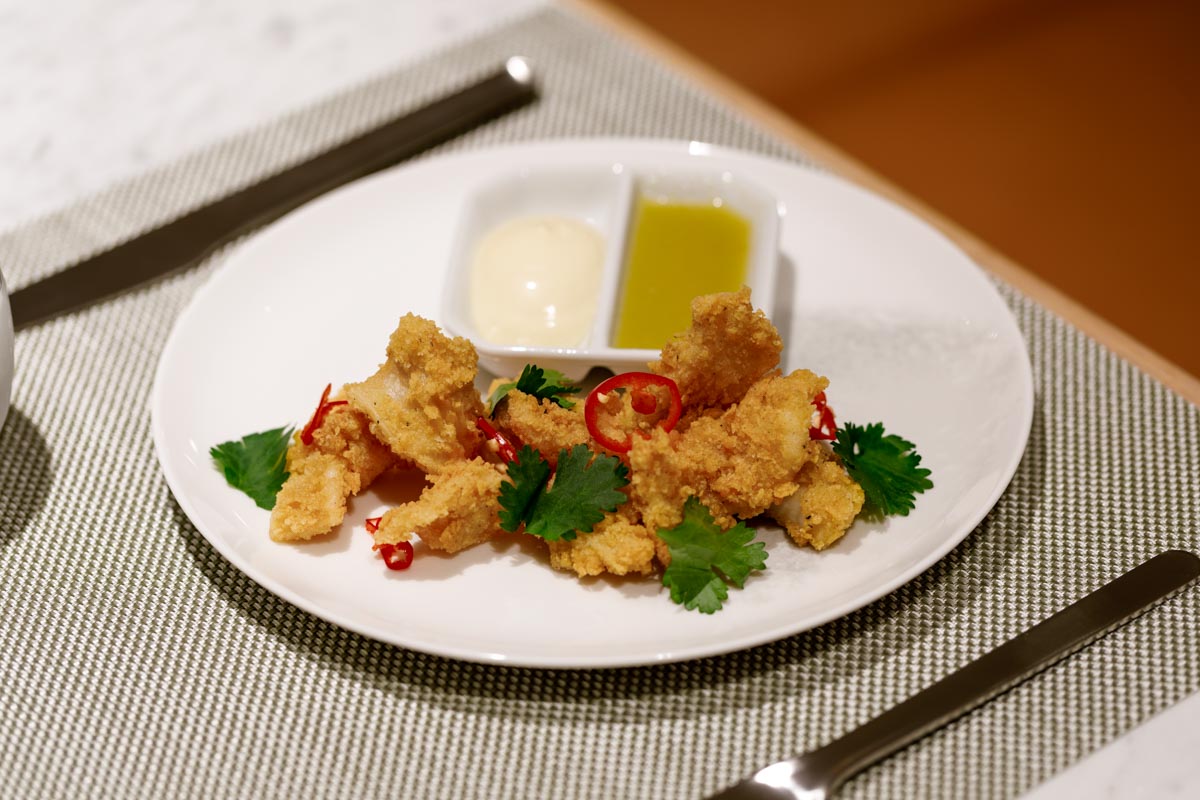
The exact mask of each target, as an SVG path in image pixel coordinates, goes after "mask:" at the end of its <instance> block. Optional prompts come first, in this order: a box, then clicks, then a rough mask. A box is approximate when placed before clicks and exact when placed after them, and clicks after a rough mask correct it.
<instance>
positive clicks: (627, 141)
mask: <svg viewBox="0 0 1200 800" xmlns="http://www.w3.org/2000/svg"><path fill="white" fill-rule="evenodd" d="M596 147H607V148H619V149H621V150H630V149H634V150H639V151H642V150H644V151H647V152H650V151H654V150H661V151H666V152H671V153H677V154H687V155H691V156H703V157H714V158H717V159H726V160H750V161H758V162H762V163H763V164H773V165H775V166H785V167H789V168H793V169H799V170H803V171H805V172H807V173H808V174H809V176H811V177H813V178H816V179H817V180H819V181H827V182H830V183H832V184H836V185H837V186H838V187H839V188H840V189H842V190H846V189H848V190H850V191H851V192H853V193H857V194H860V195H863V196H865V197H866V198H868V200H869V201H871V202H881V203H883V204H885V205H887V206H889V207H890V208H891V209H892V210H893V211H895V212H898V213H899V214H901V215H902V216H904V217H906V218H907V221H908V222H910V223H912V224H915V225H917V226H920V227H921V228H922V229H924V231H925V232H926V233H928V234H932V236H934V237H936V238H937V239H939V240H940V241H941V243H942V244H943V245H945V246H948V247H949V248H950V249H952V250H953V251H955V252H956V253H957V254H958V255H959V256H960V257H961V258H960V260H961V261H962V262H963V266H964V267H967V268H968V271H969V272H970V273H971V274H972V276H973V277H974V278H975V280H976V282H977V283H978V284H980V285H981V286H982V287H983V289H984V290H985V292H986V293H989V294H990V295H991V296H992V298H993V299H994V300H995V301H996V302H997V303H998V304H999V306H1000V308H1002V309H1003V311H1004V313H1003V314H1002V315H1001V317H1002V319H1003V324H1005V325H1007V326H1008V327H1010V328H1011V333H1012V334H1013V336H1012V337H1011V338H1012V341H1014V342H1016V343H1017V344H1018V345H1019V348H1020V356H1021V359H1020V364H1021V365H1022V366H1023V367H1024V368H1023V369H1021V370H1020V379H1021V380H1020V387H1019V389H1020V391H1019V394H1020V399H1021V402H1020V403H1019V410H1020V412H1021V419H1020V420H1019V423H1020V424H1019V426H1018V430H1019V431H1020V435H1021V445H1020V447H1018V448H1014V450H1013V454H1012V456H1011V458H1010V460H1009V463H1007V464H1005V465H1004V469H1003V470H998V472H997V474H998V476H999V477H998V479H997V481H996V485H995V489H994V490H993V491H992V493H991V494H990V495H989V496H988V498H987V499H986V501H981V502H980V503H979V505H978V507H977V512H976V513H975V514H971V515H969V519H970V523H969V524H964V525H963V530H962V532H961V533H956V534H955V535H953V536H949V537H947V538H946V539H945V540H944V541H942V542H940V543H939V544H938V545H937V546H936V547H934V548H932V549H931V550H930V552H929V553H928V554H926V556H925V557H924V558H922V559H919V560H918V561H917V562H915V563H914V565H913V566H911V567H910V568H909V569H907V570H905V571H903V572H902V573H900V574H899V575H897V576H896V577H894V578H892V579H890V580H886V581H882V582H881V583H880V584H879V585H878V586H876V587H872V589H871V590H869V591H867V592H864V593H862V594H860V595H857V596H855V597H854V598H853V599H850V600H847V601H845V602H843V603H840V604H838V605H836V606H834V607H832V608H830V609H828V610H827V611H826V612H825V613H823V614H817V615H815V616H813V617H810V618H806V619H805V620H804V622H802V623H801V624H798V625H795V626H791V627H788V626H783V627H781V628H777V629H773V630H767V631H761V632H756V633H753V634H749V635H746V636H742V637H736V638H726V639H723V640H721V641H719V642H717V643H712V644H706V645H703V646H700V645H696V646H691V647H684V648H678V649H675V650H659V651H658V652H656V653H655V654H653V655H652V656H644V655H637V656H633V657H630V656H627V655H605V656H597V655H591V656H583V657H579V656H575V657H571V656H546V655H541V656H537V655H535V656H525V657H522V656H512V655H506V654H503V653H485V652H481V651H480V649H479V648H474V649H472V648H468V647H462V646H455V645H446V644H444V643H436V642H413V641H400V640H398V639H397V638H395V637H394V636H389V635H388V632H387V631H386V630H379V629H377V628H375V627H373V626H372V625H370V624H363V623H360V622H357V621H355V620H353V619H350V618H346V617H344V616H342V615H340V614H338V613H337V612H333V611H330V610H328V609H326V608H324V607H322V606H321V605H320V604H319V603H316V602H314V601H311V600H309V599H308V598H307V597H306V596H305V595H303V594H301V593H299V592H297V591H294V590H293V589H291V588H289V587H287V586H285V585H283V584H282V583H280V582H279V581H277V580H276V579H275V578H273V577H271V576H269V575H266V574H263V573H261V572H260V571H258V570H257V569H255V568H254V567H253V565H250V564H247V563H245V561H244V560H243V559H241V558H240V556H239V555H238V554H237V553H236V552H235V551H234V549H233V547H232V545H230V544H229V543H226V542H225V541H224V540H223V539H222V538H221V537H219V536H215V535H213V536H210V535H209V533H208V532H206V531H205V530H204V529H203V527H202V526H201V525H200V524H198V523H197V522H196V518H197V516H196V509H195V506H194V505H193V503H192V502H191V499H190V498H189V497H188V495H187V493H186V492H184V491H181V488H182V487H183V486H184V482H183V481H182V479H181V478H180V477H179V476H178V475H177V474H176V473H175V471H174V468H173V466H172V464H171V461H170V458H169V453H168V452H167V451H166V449H165V448H166V445H165V441H166V438H167V432H166V431H165V430H164V428H163V425H164V424H165V423H164V422H163V419H162V418H163V414H162V413H161V412H160V411H159V409H160V404H161V402H162V401H163V393H164V392H165V388H164V383H165V379H164V376H165V373H166V372H167V370H168V368H169V367H168V363H169V362H170V361H171V359H170V358H169V355H170V354H171V353H172V351H173V350H175V349H176V348H177V347H178V346H179V340H180V337H181V336H182V334H181V333H180V331H181V330H182V329H183V328H184V327H185V325H184V323H185V322H186V321H187V320H188V319H189V318H190V317H191V315H193V314H195V313H198V311H197V309H198V308H200V307H202V306H203V304H204V301H205V299H206V297H207V295H208V294H209V293H210V292H212V291H215V289H214V287H215V286H217V285H219V284H220V282H221V279H222V276H224V275H227V274H229V273H230V272H231V271H232V269H235V268H236V266H237V264H238V262H239V260H240V259H242V258H244V257H245V256H246V254H247V253H251V254H252V253H253V252H254V250H255V249H256V247H255V245H256V243H257V242H259V241H261V240H262V239H263V238H264V236H265V235H267V234H269V233H270V232H272V231H274V230H276V229H278V228H279V227H282V226H284V225H286V224H288V223H289V221H291V220H293V219H294V218H295V217H296V216H297V215H299V214H304V213H312V210H313V209H319V208H320V207H322V206H325V205H329V204H334V203H338V202H341V200H340V198H342V197H344V196H346V195H348V194H351V193H354V192H356V191H359V190H361V189H362V187H364V186H368V185H372V184H374V183H376V182H379V181H386V180H389V179H391V178H392V176H394V175H396V174H398V173H400V172H402V171H404V170H405V169H407V168H410V167H412V166H417V165H424V164H428V163H430V162H431V161H435V160H436V161H439V162H440V161H443V160H470V159H473V158H487V157H489V156H492V157H494V156H496V155H497V154H500V155H502V154H504V153H506V152H511V151H514V150H528V151H539V152H540V151H544V150H545V149H546V148H553V149H559V150H575V149H580V150H587V149H590V148H596ZM766 188H767V189H768V190H769V191H770V190H771V187H770V186H767V187H766ZM1033 410H1034V388H1033V374H1032V364H1031V360H1030V354H1029V344H1028V342H1027V341H1026V339H1025V337H1024V335H1023V334H1022V333H1021V330H1020V327H1019V325H1018V324H1017V320H1016V317H1015V315H1014V314H1013V311H1012V309H1011V308H1010V307H1009V306H1008V304H1007V303H1006V302H1005V301H1004V298H1003V297H1002V296H1001V295H1000V293H999V291H998V289H997V287H996V286H995V285H994V284H993V283H992V281H991V280H990V278H989V277H988V274H987V273H986V272H985V271H984V269H983V268H982V267H980V266H979V264H977V263H976V262H975V260H974V259H973V258H971V256H970V255H969V254H968V253H967V252H966V251H965V250H964V249H963V248H962V247H960V246H959V245H958V244H957V243H956V242H954V241H953V240H952V239H951V238H950V237H949V236H947V235H946V234H945V233H944V232H943V231H941V230H940V229H939V228H937V227H936V226H935V225H933V224H932V223H930V222H928V221H927V220H925V219H923V218H922V217H920V216H918V215H917V214H916V213H915V212H913V211H912V210H910V209H909V208H907V207H905V206H902V205H900V204H899V203H897V202H895V201H893V200H892V199H890V198H888V197H885V196H883V195H880V194H877V193H875V192H872V191H870V190H868V189H865V188H864V187H862V186H860V185H858V184H856V183H854V182H853V181H851V180H849V179H847V178H844V177H842V176H840V175H837V174H836V173H832V172H829V171H827V170H825V169H824V168H822V167H820V166H819V165H814V164H812V163H807V162H805V161H800V160H788V159H784V158H778V157H774V156H770V155H766V154H762V153H756V152H753V151H748V150H742V149H739V148H734V147H727V146H724V145H715V144H710V143H707V142H700V141H696V140H686V139H670V138H644V137H578V138H576V137H563V138H542V139H531V140H524V141H520V142H511V143H500V144H494V145H485V146H481V147H478V148H471V149H468V150H458V151H451V152H445V153H438V154H432V155H425V156H420V157H418V158H416V159H412V160H409V161H406V162H404V163H401V164H398V165H396V166H394V167H390V168H388V169H385V170H381V171H380V172H376V173H373V174H371V175H368V176H366V177H364V178H360V179H358V180H355V181H352V182H350V183H347V184H345V185H343V186H340V187H338V188H337V189H334V190H331V191H330V192H327V193H325V194H323V195H321V196H319V197H317V198H315V199H313V200H311V201H309V202H307V203H305V204H303V205H301V206H299V207H298V208H296V209H294V210H293V211H291V212H289V213H288V214H285V215H284V216H282V217H280V218H278V219H276V220H273V221H272V222H270V223H269V224H267V225H264V226H263V227H261V228H259V229H257V230H255V231H254V232H253V233H252V234H251V235H250V236H249V237H248V238H247V239H246V240H243V241H242V242H239V243H237V244H236V245H235V246H234V247H233V248H231V251H230V252H229V253H228V255H226V256H225V257H224V259H223V260H222V262H221V263H220V264H218V265H217V266H216V268H215V269H214V270H213V273H212V274H211V275H209V276H208V277H207V278H206V279H205V280H204V282H203V283H202V285H201V286H200V287H198V289H197V290H196V292H195V293H194V294H193V296H192V297H191V299H190V300H189V301H188V303H187V305H186V306H185V307H184V308H183V310H182V311H180V312H179V314H178V316H177V317H176V318H175V321H174V322H173V323H172V326H171V331H170V334H169V335H168V337H167V340H166V342H165V344H164V346H163V350H162V352H161V354H160V357H159V360H158V364H157V365H156V368H155V372H154V383H153V386H152V389H151V395H150V415H151V437H152V439H153V442H154V451H155V456H156V458H157V459H158V462H159V466H160V468H161V469H162V471H163V475H164V477H165V478H166V481H167V485H168V487H169V488H170V491H171V495H172V497H173V498H174V500H175V502H176V503H178V504H179V506H180V508H181V510H182V511H183V512H184V514H185V515H186V516H187V517H188V521H189V523H190V524H191V525H192V527H194V528H195V530H196V531H197V532H198V533H199V534H200V535H201V536H202V537H204V539H205V541H207V542H208V543H209V544H210V545H211V546H212V547H213V548H214V549H215V550H216V551H217V552H218V553H219V554H220V555H221V556H222V557H223V558H224V559H225V560H226V561H228V562H229V564H230V565H231V566H232V567H234V568H235V569H237V570H238V571H239V572H240V573H242V575H244V576H245V577H247V578H249V579H250V580H252V581H254V582H255V583H257V584H258V585H259V586H260V587H262V588H263V589H265V590H267V591H268V592H270V593H272V594H274V595H275V596H276V597H278V598H280V599H282V600H284V601H285V602H287V603H289V604H291V605H293V606H295V607H297V608H299V609H300V610H302V611H304V612H306V613H309V614H312V615H313V616H315V617H317V618H319V619H321V620H324V621H325V622H327V623H329V624H332V625H335V626H337V627H340V628H343V629H345V630H349V631H351V632H354V633H356V634H359V635H362V636H365V637H367V638H369V639H373V640H376V641H379V642H382V643H385V644H388V645H391V646H395V647H401V648H404V649H409V650H414V651H417V652H422V653H426V654H429V655H433V656H438V657H443V658H451V659H455V660H459V661H465V662H471V663H479V664H487V665H497V666H509V667H519V668H537V669H567V670H574V669H616V668H626V667H638V666H649V665H656V664H666V663H677V662H683V661H692V660H697V659H701V658H710V657H714V656H720V655H725V654H729V653H734V652H739V651H742V650H746V649H749V648H752V647H757V646H759V645H763V644H768V643H771V642H775V641H780V640H782V639H785V638H787V637H789V636H795V635H798V634H800V633H804V632H806V631H809V630H813V629H815V628H818V627H820V626H822V625H825V624H827V623H829V622H831V621H833V620H837V619H840V618H842V617H844V616H846V615H848V614H850V613H853V612H854V611H857V610H859V609H861V608H864V607H866V606H868V605H870V604H871V603H874V602H876V601H877V600H879V599H880V598H882V597H885V596H886V595H888V594H890V593H892V592H894V591H895V590H896V589H897V588H899V587H901V586H904V585H905V584H907V583H909V582H910V581H912V580H913V579H914V578H916V577H917V576H919V575H921V574H922V573H924V572H925V571H926V570H928V569H929V568H930V567H931V566H933V565H934V564H936V563H938V562H939V561H941V560H942V559H943V558H945V556H946V555H947V554H948V553H949V552H950V551H951V550H953V549H954V548H955V547H957V546H958V545H959V544H961V543H962V542H963V541H965V540H966V538H967V537H968V536H970V535H971V534H972V533H973V532H974V531H975V530H976V529H977V528H978V527H979V524H980V523H981V522H982V521H983V519H984V518H985V517H986V516H987V515H988V514H989V513H990V512H991V510H992V509H993V508H994V507H995V505H996V503H997V502H998V501H999V499H1000V498H1001V496H1002V495H1003V494H1004V492H1005V491H1007V489H1008V487H1009V485H1010V484H1011V483H1012V479H1013V477H1014V476H1015V474H1016V471H1017V469H1018V468H1019V466H1020V463H1021V461H1022V459H1023V458H1024V454H1025V452H1026V450H1027V448H1028V444H1029V436H1030V433H1031V430H1032V423H1033Z"/></svg>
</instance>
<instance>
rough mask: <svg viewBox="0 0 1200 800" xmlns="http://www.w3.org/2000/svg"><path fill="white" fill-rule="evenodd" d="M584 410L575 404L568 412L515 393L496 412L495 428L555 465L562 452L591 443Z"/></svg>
mask: <svg viewBox="0 0 1200 800" xmlns="http://www.w3.org/2000/svg"><path fill="white" fill-rule="evenodd" d="M582 408H583V404H582V403H576V404H575V408H574V409H566V408H563V407H561V406H559V405H558V404H557V403H555V402H553V401H551V400H538V399H537V398H536V397H533V396H532V395H528V394H525V393H524V392H520V391H517V390H516V389H513V390H512V391H510V392H509V393H508V395H507V396H506V397H505V399H504V400H503V401H502V402H501V403H500V405H499V407H498V408H497V409H496V425H497V426H499V427H500V428H502V429H503V430H506V431H508V432H510V433H512V434H513V435H514V436H516V437H517V440H518V441H520V442H521V443H522V444H527V445H529V446H530V447H532V448H533V449H534V450H537V451H538V452H539V453H541V454H542V456H543V457H544V458H546V459H547V460H549V461H553V460H555V459H556V458H558V451H559V450H562V449H564V448H568V449H569V448H571V447H574V446H575V445H577V444H587V443H588V442H589V441H591V434H589V433H588V428H587V422H585V421H584V419H583V414H582V413H581V412H580V411H579V409H582Z"/></svg>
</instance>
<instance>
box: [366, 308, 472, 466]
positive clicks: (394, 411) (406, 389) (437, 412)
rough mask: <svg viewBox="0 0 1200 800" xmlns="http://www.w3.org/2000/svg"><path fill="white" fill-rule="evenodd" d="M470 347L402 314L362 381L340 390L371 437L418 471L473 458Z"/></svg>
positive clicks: (417, 318) (424, 322)
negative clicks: (384, 358)
mask: <svg viewBox="0 0 1200 800" xmlns="http://www.w3.org/2000/svg"><path fill="white" fill-rule="evenodd" d="M475 372H476V362H475V348H474V347H473V346H472V345H471V343H470V342H469V341H467V340H466V339H463V338H457V337H456V338H453V339H452V338H450V337H448V336H445V335H444V334H442V332H441V331H440V330H438V327H437V325H435V324H434V323H432V322H430V321H429V320H427V319H422V318H421V317H417V316H414V315H412V314H407V315H405V316H404V317H403V318H402V319H401V320H400V324H399V325H398V326H397V328H396V330H395V331H394V332H393V333H392V336H391V339H390V341H389V342H388V346H387V361H385V362H383V363H382V364H380V365H379V369H378V371H376V373H375V374H374V375H372V376H371V377H370V378H367V379H366V380H365V381H363V382H362V383H352V384H349V385H347V386H346V390H345V391H346V395H347V397H349V399H350V404H351V405H352V406H353V407H354V408H356V409H358V410H359V411H361V412H362V413H363V414H365V415H366V416H367V417H368V418H369V419H370V420H371V432H372V433H374V434H375V436H376V438H378V439H379V440H380V441H381V442H383V443H385V444H386V445H388V447H390V448H392V452H394V453H395V454H396V455H397V456H399V457H400V458H403V459H406V460H408V461H412V462H413V463H414V464H416V465H417V466H418V467H420V468H421V469H422V470H424V471H425V472H426V473H433V472H438V471H439V470H442V469H444V468H445V467H446V466H447V465H449V464H451V463H454V462H458V461H462V460H465V459H469V458H471V457H473V456H474V455H475V454H476V452H477V451H478V449H479V446H480V444H481V442H482V436H481V435H480V433H479V431H478V430H477V429H476V428H475V419H476V418H477V417H479V416H481V415H482V414H483V403H482V401H481V400H480V399H479V392H478V391H476V389H475Z"/></svg>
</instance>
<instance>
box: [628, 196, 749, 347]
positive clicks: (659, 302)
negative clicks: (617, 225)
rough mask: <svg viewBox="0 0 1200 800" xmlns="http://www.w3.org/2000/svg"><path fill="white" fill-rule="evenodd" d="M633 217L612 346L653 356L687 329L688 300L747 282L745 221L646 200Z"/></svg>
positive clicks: (713, 210) (709, 209) (724, 212)
mask: <svg viewBox="0 0 1200 800" xmlns="http://www.w3.org/2000/svg"><path fill="white" fill-rule="evenodd" d="M635 219H636V221H635V223H634V231H633V243H632V245H631V246H630V248H629V254H628V256H627V257H626V262H625V279H624V280H625V284H624V288H623V290H622V292H621V301H620V305H619V307H618V312H617V328H616V335H615V336H614V337H613V345H614V346H616V347H638V348H649V349H653V350H657V349H659V348H661V347H662V346H663V345H664V344H666V342H667V339H669V338H670V337H671V336H672V335H673V334H676V333H679V332H681V331H683V330H686V329H687V327H688V325H689V324H690V323H691V320H692V314H691V303H692V298H694V297H696V296H697V295H702V294H711V293H713V292H733V291H737V290H738V289H740V288H741V287H742V284H743V283H745V280H746V262H747V260H748V258H749V255H750V223H749V222H748V221H747V220H746V219H745V218H744V217H742V216H740V215H738V214H735V213H734V212H732V211H730V210H728V209H726V208H719V207H715V206H712V205H699V204H695V205H691V204H683V203H656V202H651V201H649V200H646V199H645V198H642V199H639V200H638V208H637V215H636V218H635Z"/></svg>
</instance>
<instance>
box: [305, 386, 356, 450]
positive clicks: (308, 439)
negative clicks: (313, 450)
mask: <svg viewBox="0 0 1200 800" xmlns="http://www.w3.org/2000/svg"><path fill="white" fill-rule="evenodd" d="M331 389H333V384H331V383H327V384H325V391H323V392H321V402H319V403H317V410H316V411H314V412H313V415H312V419H310V420H309V421H308V424H307V425H305V426H304V430H302V431H301V432H300V441H302V442H304V443H305V444H312V443H313V433H315V432H316V430H317V428H319V427H321V423H322V422H324V421H325V415H326V414H328V413H329V409H331V408H333V407H335V406H344V405H346V401H345V400H330V399H329V392H330V390H331Z"/></svg>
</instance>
